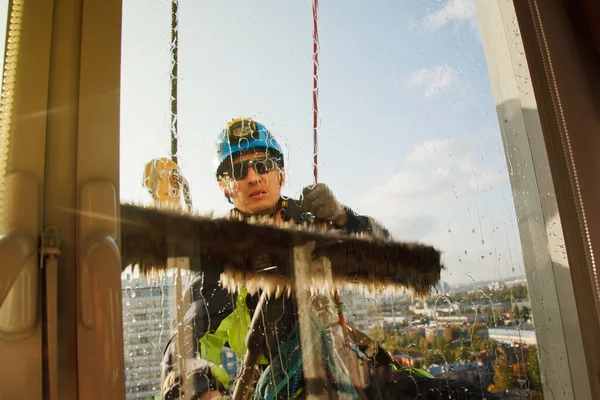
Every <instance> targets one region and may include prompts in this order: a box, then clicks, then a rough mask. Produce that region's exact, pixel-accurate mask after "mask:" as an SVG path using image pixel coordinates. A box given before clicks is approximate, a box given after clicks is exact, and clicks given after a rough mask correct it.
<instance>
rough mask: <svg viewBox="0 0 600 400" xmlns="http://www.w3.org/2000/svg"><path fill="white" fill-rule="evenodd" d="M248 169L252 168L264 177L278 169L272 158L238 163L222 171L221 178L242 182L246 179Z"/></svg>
mask: <svg viewBox="0 0 600 400" xmlns="http://www.w3.org/2000/svg"><path fill="white" fill-rule="evenodd" d="M250 168H254V171H255V172H256V173H257V174H259V175H264V174H267V173H269V172H271V171H273V170H274V169H276V168H278V163H277V162H276V161H275V160H274V159H272V158H266V159H264V160H245V161H240V162H237V163H235V164H233V165H229V166H228V167H226V168H225V169H224V171H223V176H224V177H228V178H231V179H236V180H243V179H246V178H247V177H248V169H250Z"/></svg>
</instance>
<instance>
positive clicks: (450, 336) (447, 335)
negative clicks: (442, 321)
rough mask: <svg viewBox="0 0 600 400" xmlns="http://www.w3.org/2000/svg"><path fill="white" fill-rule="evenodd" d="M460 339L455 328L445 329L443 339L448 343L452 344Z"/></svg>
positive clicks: (448, 327)
mask: <svg viewBox="0 0 600 400" xmlns="http://www.w3.org/2000/svg"><path fill="white" fill-rule="evenodd" d="M457 337H458V331H457V330H456V329H455V328H452V327H450V326H447V327H445V328H444V333H443V338H444V339H445V340H446V342H448V343H452V342H453V341H454V340H455V339H456V338H457Z"/></svg>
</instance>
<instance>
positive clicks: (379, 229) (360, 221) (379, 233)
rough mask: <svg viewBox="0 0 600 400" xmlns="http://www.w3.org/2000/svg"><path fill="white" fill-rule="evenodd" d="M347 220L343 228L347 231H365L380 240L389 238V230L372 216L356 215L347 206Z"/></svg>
mask: <svg viewBox="0 0 600 400" xmlns="http://www.w3.org/2000/svg"><path fill="white" fill-rule="evenodd" d="M345 209H346V215H347V216H348V220H347V221H346V225H345V226H344V227H343V229H344V230H345V231H346V232H348V233H367V234H369V235H370V236H373V237H375V238H377V239H381V240H389V239H391V238H392V237H391V235H390V233H389V231H388V230H387V229H386V228H385V227H384V226H383V225H381V224H380V223H379V222H377V221H375V219H373V218H372V217H369V216H366V215H358V214H357V213H355V212H354V211H353V210H352V209H350V208H349V207H345Z"/></svg>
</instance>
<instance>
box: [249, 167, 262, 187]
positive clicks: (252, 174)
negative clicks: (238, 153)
mask: <svg viewBox="0 0 600 400" xmlns="http://www.w3.org/2000/svg"><path fill="white" fill-rule="evenodd" d="M261 178H262V175H260V174H257V173H256V171H255V170H254V168H252V167H250V168H248V183H256V184H259V183H260V181H261Z"/></svg>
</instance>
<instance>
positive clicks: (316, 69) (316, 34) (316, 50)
mask: <svg viewBox="0 0 600 400" xmlns="http://www.w3.org/2000/svg"><path fill="white" fill-rule="evenodd" d="M312 11H313V151H314V156H313V157H314V158H313V175H314V177H315V185H316V184H317V182H318V174H317V165H318V150H319V147H318V137H317V127H318V124H319V105H318V102H317V100H318V97H319V85H318V83H319V77H318V72H319V27H318V24H317V22H318V17H319V0H313V5H312ZM333 297H334V301H335V305H336V306H337V308H338V316H339V318H340V324H341V326H342V333H343V336H344V340H345V342H346V344H348V341H349V337H348V328H347V326H346V319H345V318H344V312H343V311H342V304H341V301H340V296H339V294H338V290H337V289H335V290H334V294H333ZM351 369H352V378H353V379H352V380H353V384H354V387H355V389H356V391H357V392H358V395H359V397H360V398H361V399H363V400H365V399H366V396H365V394H364V393H363V391H362V389H361V387H360V385H359V384H358V380H359V379H358V372H357V371H356V366H355V365H354V364H352V365H351Z"/></svg>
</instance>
